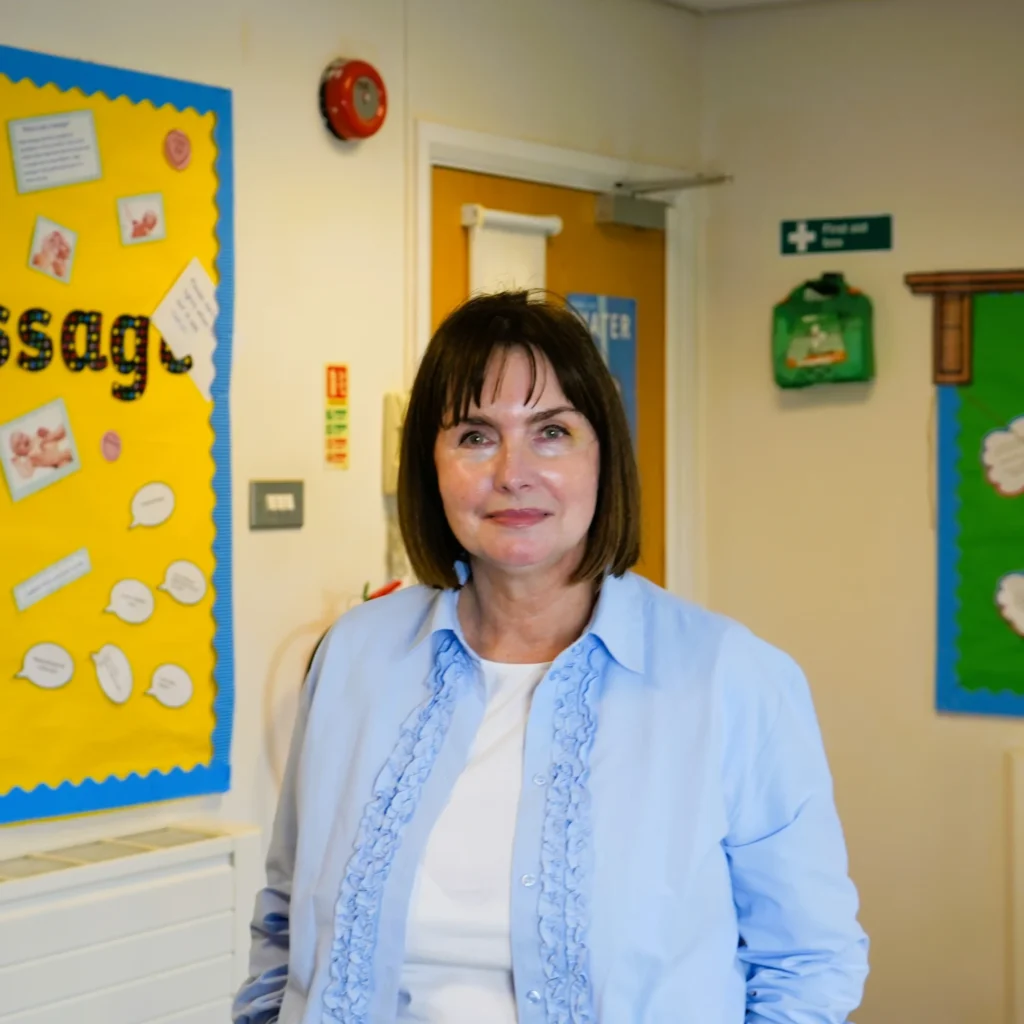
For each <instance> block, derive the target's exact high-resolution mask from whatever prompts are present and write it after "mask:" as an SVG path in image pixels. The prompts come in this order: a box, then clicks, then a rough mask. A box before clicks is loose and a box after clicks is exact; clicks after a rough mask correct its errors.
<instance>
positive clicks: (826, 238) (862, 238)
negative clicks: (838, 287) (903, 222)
mask: <svg viewBox="0 0 1024 1024" xmlns="http://www.w3.org/2000/svg"><path fill="white" fill-rule="evenodd" d="M780 234H781V244H782V255H783V256H805V255H809V254H811V253H818V252H857V251H860V252H866V251H869V250H876V251H877V250H883V249H891V248H892V217H891V216H888V215H886V216H880V217H831V218H823V219H819V220H784V221H783V222H782V228H781V232H780Z"/></svg>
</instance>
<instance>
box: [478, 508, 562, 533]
mask: <svg viewBox="0 0 1024 1024" xmlns="http://www.w3.org/2000/svg"><path fill="white" fill-rule="evenodd" d="M549 515H551V513H550V512H545V511H544V510H543V509H540V508H506V509H502V510H501V511H500V512H491V513H489V514H488V515H487V516H486V517H485V518H487V519H490V520H491V522H493V523H497V524H498V526H507V527H513V528H514V527H525V526H536V525H537V523H539V522H540V521H541V520H542V519H547V517H548V516H549Z"/></svg>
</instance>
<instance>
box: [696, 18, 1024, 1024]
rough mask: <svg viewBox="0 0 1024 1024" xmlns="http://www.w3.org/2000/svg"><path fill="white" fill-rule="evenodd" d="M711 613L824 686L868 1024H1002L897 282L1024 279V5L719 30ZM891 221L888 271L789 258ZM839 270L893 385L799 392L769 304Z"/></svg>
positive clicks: (868, 257) (992, 932)
mask: <svg viewBox="0 0 1024 1024" xmlns="http://www.w3.org/2000/svg"><path fill="white" fill-rule="evenodd" d="M705 26H706V29H705V35H704V47H703V51H702V58H703V67H704V75H703V100H704V106H703V140H702V149H703V155H704V157H705V159H706V161H707V162H708V163H710V164H712V165H714V166H716V167H717V166H720V167H721V168H723V169H725V170H727V171H729V172H730V173H733V174H735V176H736V179H735V183H734V184H733V185H731V186H728V187H725V188H721V189H717V190H715V191H713V192H712V193H709V195H708V214H709V221H708V266H707V280H706V289H705V292H704V297H705V300H706V311H707V312H706V318H705V319H706V323H705V332H704V334H705V339H704V340H705V346H704V365H705V373H706V380H705V384H706V391H705V396H706V406H707V436H706V453H705V454H706V466H707V506H708V511H707V521H708V524H709V527H708V536H707V547H708V550H707V564H708V573H709V596H710V601H711V603H712V604H713V605H714V606H716V607H717V608H719V609H722V610H725V611H726V612H729V613H731V614H733V615H735V616H737V617H738V618H740V619H743V620H744V621H746V622H747V623H749V624H750V625H751V626H752V627H754V628H755V629H757V630H758V631H759V632H760V633H762V634H763V635H765V636H766V637H768V638H769V639H770V640H772V641H774V642H776V643H778V644H779V645H781V646H783V647H784V648H786V649H788V650H789V651H791V652H792V653H793V654H794V655H795V656H796V657H797V658H798V659H799V660H800V661H801V662H802V664H803V665H804V667H805V668H806V670H807V672H808V674H809V676H810V679H811V682H812V685H813V689H814V694H815V699H816V702H817V706H818V710H819V713H820V717H821V720H822V725H823V729H824V733H825V738H826V742H827V745H828V749H829V753H830V756H831V760H832V765H833V770H834V774H835V777H836V786H837V795H838V800H839V805H840V810H841V812H842V815H843V819H844V823H845V826H846V830H847V834H848V839H849V844H850V850H851V858H852V870H853V873H854V876H855V878H856V881H857V882H858V884H859V886H860V888H861V893H862V898H863V921H864V924H865V926H866V928H867V930H868V932H869V933H870V934H871V937H872V940H873V950H872V961H873V973H872V976H871V978H870V979H869V982H868V994H867V998H866V1001H865V1004H864V1008H863V1009H862V1010H861V1011H860V1012H859V1013H858V1014H857V1015H855V1018H854V1019H856V1020H857V1021H858V1024H907V1022H921V1024H925V1022H927V1024H1004V1022H1005V1021H1006V1020H1007V1019H1008V1018H1007V1016H1006V1014H1007V1013H1008V1009H1009V1007H1008V998H1007V984H1008V964H1007V956H1008V954H1007V947H1008V923H1009V922H1008V911H1009V892H1008V889H1007V882H1006V874H1007V868H1006V854H1005V852H1004V851H1005V849H1006V844H1007V812H1006V806H1005V802H1006V796H1005V784H1004V761H1003V759H1004V754H1005V752H1006V751H1007V750H1008V749H1010V748H1012V747H1015V746H1020V745H1024V722H1018V721H1005V720H997V719H991V718H990V719H981V718H970V717H962V716H958V717H946V716H940V715H938V714H936V712H935V711H934V709H933V708H934V704H933V649H934V626H933V622H934V615H933V605H934V600H935V569H934V564H935V560H934V546H935V536H934V529H933V522H932V504H931V495H932V478H931V467H932V465H933V462H932V450H931V447H930V441H929V437H930V434H929V417H930V413H931V407H932V398H933V389H932V385H931V382H930V317H931V305H930V301H929V300H925V299H919V298H914V297H912V296H911V295H910V294H909V293H908V292H907V290H906V289H905V287H904V285H903V284H902V275H903V274H904V273H905V272H907V271H918V270H930V269H936V270H947V269H957V268H984V267H1020V266H1021V265H1022V264H1024V238H1022V234H1021V225H1022V224H1024V190H1022V189H1021V186H1020V173H1021V168H1022V167H1024V127H1022V121H1021V116H1020V107H1019V102H1020V97H1021V95H1024V61H1022V60H1021V58H1020V48H1019V47H1020V40H1021V39H1022V38H1024V5H1021V4H1020V3H1019V2H1017V0H975V2H972V3H971V4H964V3H960V2H952V0H878V2H875V3H861V2H851V3H843V2H838V3H833V4H822V5H820V6H811V7H803V8H792V9H790V10H774V11H760V12H757V13H748V14H744V15H741V16H729V17H722V18H716V19H709V20H708V21H706V22H705ZM869 213H892V214H894V216H895V237H896V248H895V250H894V251H893V252H892V253H891V254H850V255H849V256H848V257H846V258H831V257H804V258H781V257H780V256H779V255H778V254H777V253H778V245H779V243H778V230H779V222H780V220H782V219H784V218H786V219H788V218H796V217H814V216H840V215H855V214H869ZM830 269H836V270H841V271H845V272H846V274H847V276H848V278H849V279H850V280H851V281H852V282H853V283H855V284H856V285H858V286H860V287H862V288H864V289H865V290H866V291H867V292H868V294H870V295H871V296H872V298H873V299H874V300H875V310H876V337H877V349H878V378H877V381H876V383H875V384H874V385H872V386H860V385H855V386H850V385H848V386H845V387H843V388H841V389H835V390H829V389H820V390H814V391H808V392H805V393H802V394H782V393H780V392H779V391H778V390H777V389H776V388H775V386H774V384H773V383H772V379H771V375H770V365H769V337H770V334H769V332H770V314H771V306H772V305H773V303H774V302H776V301H778V300H779V299H780V298H781V297H783V296H784V295H785V293H786V292H787V291H788V290H789V289H790V288H791V287H793V286H794V285H795V284H797V283H798V282H799V281H801V280H804V279H806V278H808V277H811V276H814V275H817V274H818V273H820V272H821V271H824V270H830Z"/></svg>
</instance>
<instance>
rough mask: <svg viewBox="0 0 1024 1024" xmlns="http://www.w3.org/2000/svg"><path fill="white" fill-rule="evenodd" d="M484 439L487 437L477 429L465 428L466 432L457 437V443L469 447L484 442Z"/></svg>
mask: <svg viewBox="0 0 1024 1024" xmlns="http://www.w3.org/2000/svg"><path fill="white" fill-rule="evenodd" d="M486 441H487V438H486V437H484V435H483V434H481V433H480V431H479V430H467V431H466V433H465V434H463V435H462V437H461V438H459V444H464V445H468V446H469V447H470V448H473V447H475V446H477V445H481V444H484V443H485V442H486Z"/></svg>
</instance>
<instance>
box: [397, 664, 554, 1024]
mask: <svg viewBox="0 0 1024 1024" xmlns="http://www.w3.org/2000/svg"><path fill="white" fill-rule="evenodd" d="M481 666H482V668H483V677H484V685H485V687H486V691H487V709H486V711H485V713H484V718H483V721H482V722H481V724H480V730H479V732H478V733H477V735H476V739H475V741H474V743H473V747H472V750H471V751H470V755H469V761H468V762H467V764H466V768H465V770H464V771H463V772H462V774H461V775H460V776H459V778H458V781H457V782H456V783H455V787H454V789H453V790H452V794H451V797H450V799H449V801H448V804H447V806H446V807H445V809H444V810H443V811H442V812H441V815H440V817H439V818H438V820H437V823H436V824H435V826H434V829H433V831H432V832H431V834H430V839H429V841H428V842H427V847H426V850H425V852H424V854H423V860H422V861H421V863H420V866H419V871H418V873H417V876H416V885H415V888H414V889H413V895H412V900H411V903H410V906H409V919H408V928H407V933H406V950H405V965H404V967H403V970H402V981H401V986H400V992H401V997H400V1005H399V1013H398V1019H399V1020H400V1021H409V1022H411V1021H417V1022H425V1024H481V1022H486V1024H516V1020H517V1017H516V1001H515V994H514V992H513V989H512V942H511V937H510V932H511V921H510V914H511V909H510V908H511V900H512V846H513V843H514V840H515V831H516V815H517V813H518V809H519V794H520V791H521V790H522V784H523V750H524V746H525V743H526V722H527V719H528V718H529V715H530V701H531V700H532V698H533V691H534V689H535V688H536V686H537V684H538V683H539V682H540V681H541V679H543V678H544V673H545V672H546V671H547V670H548V667H549V666H548V665H506V664H499V663H497V662H493V661H481Z"/></svg>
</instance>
